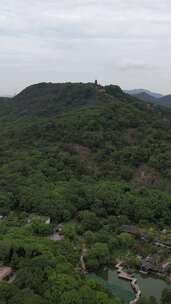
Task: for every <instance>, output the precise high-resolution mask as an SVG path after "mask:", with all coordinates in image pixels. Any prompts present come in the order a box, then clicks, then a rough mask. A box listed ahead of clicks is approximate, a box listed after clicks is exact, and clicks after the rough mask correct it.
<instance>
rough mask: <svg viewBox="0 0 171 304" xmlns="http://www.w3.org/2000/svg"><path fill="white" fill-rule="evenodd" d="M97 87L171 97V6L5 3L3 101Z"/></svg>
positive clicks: (156, 0)
mask: <svg viewBox="0 0 171 304" xmlns="http://www.w3.org/2000/svg"><path fill="white" fill-rule="evenodd" d="M94 79H98V80H99V82H101V83H102V84H103V83H113V84H119V85H120V86H121V87H122V88H125V89H129V88H140V87H143V88H147V89H151V90H154V91H158V92H161V93H165V94H167V93H171V87H170V79H171V0H48V1H47V0H1V1H0V95H5V94H13V93H16V92H18V91H19V90H21V89H23V88H24V87H25V86H27V85H30V84H32V83H37V82H42V81H53V82H63V81H84V82H87V81H94Z"/></svg>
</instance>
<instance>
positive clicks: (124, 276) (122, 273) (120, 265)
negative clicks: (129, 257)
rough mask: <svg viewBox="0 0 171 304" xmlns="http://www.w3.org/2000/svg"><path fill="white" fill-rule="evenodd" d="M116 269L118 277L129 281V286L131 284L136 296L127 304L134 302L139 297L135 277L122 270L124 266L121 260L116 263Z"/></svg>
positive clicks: (139, 293) (139, 292)
mask: <svg viewBox="0 0 171 304" xmlns="http://www.w3.org/2000/svg"><path fill="white" fill-rule="evenodd" d="M116 269H117V273H118V277H119V278H120V279H124V280H127V281H130V282H131V286H132V289H133V291H134V293H135V295H136V297H135V299H134V300H131V301H130V302H129V304H136V303H137V302H138V301H139V299H140V297H141V290H140V287H139V285H138V283H137V279H136V278H134V277H133V276H132V275H130V274H129V273H127V272H125V271H124V270H123V269H124V266H123V262H121V261H120V262H118V263H117V264H116Z"/></svg>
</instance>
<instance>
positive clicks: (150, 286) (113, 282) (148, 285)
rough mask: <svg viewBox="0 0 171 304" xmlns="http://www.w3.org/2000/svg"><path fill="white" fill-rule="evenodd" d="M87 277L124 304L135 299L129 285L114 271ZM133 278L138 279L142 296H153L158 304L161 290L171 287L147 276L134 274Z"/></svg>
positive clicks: (104, 271) (108, 270) (106, 270)
mask: <svg viewBox="0 0 171 304" xmlns="http://www.w3.org/2000/svg"><path fill="white" fill-rule="evenodd" d="M89 277H93V278H94V279H96V280H97V281H98V282H99V283H101V284H102V285H103V286H104V287H106V288H108V289H110V291H111V292H112V294H113V295H116V296H118V297H119V298H121V299H122V300H123V301H124V302H125V303H128V302H129V301H130V300H132V299H134V297H135V295H134V293H133V291H132V288H131V285H130V283H129V282H127V281H125V280H122V279H119V278H118V275H117V272H116V270H114V269H105V270H103V271H100V272H98V274H90V275H89ZM135 277H136V278H137V279H138V284H139V286H140V288H141V291H142V296H145V297H150V296H153V297H155V298H156V300H157V301H158V303H159V302H160V298H161V293H162V291H163V289H165V288H171V285H169V284H167V283H166V282H164V281H163V280H160V279H155V278H152V277H149V276H141V275H140V274H135Z"/></svg>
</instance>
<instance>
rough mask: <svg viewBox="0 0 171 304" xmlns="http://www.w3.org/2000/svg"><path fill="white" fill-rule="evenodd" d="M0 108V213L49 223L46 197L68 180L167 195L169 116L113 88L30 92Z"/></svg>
mask: <svg viewBox="0 0 171 304" xmlns="http://www.w3.org/2000/svg"><path fill="white" fill-rule="evenodd" d="M0 106H1V111H0V113H1V120H0V126H1V135H0V140H1V151H0V152H1V157H0V161H1V168H0V175H1V190H2V191H3V195H4V196H7V197H8V198H9V204H8V203H7V202H8V199H7V200H5V201H4V212H5V210H6V209H7V210H8V208H10V209H11V208H14V209H15V208H21V209H24V210H25V211H30V212H31V211H38V212H43V213H48V214H50V215H53V216H56V215H55V212H59V208H55V207H54V206H53V208H52V210H51V207H50V206H49V203H46V200H47V197H51V198H53V195H54V191H55V189H56V183H57V182H61V181H62V182H67V183H70V180H71V179H73V178H74V179H75V180H79V182H81V180H83V184H84V185H85V183H84V179H85V178H86V179H87V184H88V183H89V181H90V184H91V187H92V179H93V183H96V182H102V181H104V180H108V181H111V180H112V181H113V182H114V181H117V182H118V181H119V182H121V181H122V182H123V181H124V182H129V183H131V184H137V185H140V186H142V185H143V186H147V187H153V188H154V187H156V188H157V191H159V189H161V190H163V191H169V183H170V178H171V163H170V161H171V155H170V152H171V132H170V130H171V128H170V126H171V119H170V117H171V116H170V112H168V111H166V110H165V109H161V108H157V107H155V106H153V105H151V104H146V103H142V102H140V101H138V100H136V98H133V97H129V96H128V95H127V94H124V93H123V92H122V91H121V89H120V88H119V87H117V86H106V87H101V86H96V85H94V84H71V83H66V84H51V83H50V84H38V85H35V86H31V87H29V88H27V89H25V90H24V91H23V92H21V93H20V94H19V95H17V96H16V97H15V98H13V99H12V100H10V101H9V102H7V103H3V104H1V105H0ZM37 177H39V178H37ZM21 185H23V186H24V189H25V191H24V193H23V187H22V186H21ZM40 186H41V187H43V189H42V190H41V191H40ZM66 187H67V186H66ZM32 188H34V189H35V190H34V193H33V191H32ZM48 189H49V190H48ZM153 190H154V189H153ZM48 191H49V192H48ZM148 191H149V190H148ZM30 192H31V193H33V195H32V197H30V199H31V202H29V201H28V200H27V195H28V194H29V193H30ZM55 192H56V191H55ZM34 195H35V198H34ZM37 195H38V196H40V197H39V199H37V198H36V196H37ZM25 196H26V197H25ZM49 199H50V198H49ZM54 200H55V197H54ZM43 202H44V203H43ZM47 202H49V201H48V200H47ZM39 204H40V206H38V205H39ZM149 207H150V205H149ZM69 208H70V207H69ZM72 208H73V206H72ZM1 212H3V206H1ZM60 220H62V218H60ZM154 220H155V218H154ZM157 220H158V219H157Z"/></svg>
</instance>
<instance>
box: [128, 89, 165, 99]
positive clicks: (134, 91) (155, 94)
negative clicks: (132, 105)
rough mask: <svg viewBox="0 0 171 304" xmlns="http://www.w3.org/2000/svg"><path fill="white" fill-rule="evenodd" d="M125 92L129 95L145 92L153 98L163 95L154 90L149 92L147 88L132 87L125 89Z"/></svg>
mask: <svg viewBox="0 0 171 304" xmlns="http://www.w3.org/2000/svg"><path fill="white" fill-rule="evenodd" d="M125 92H126V93H128V94H129V95H133V96H135V95H139V94H142V93H143V94H144V93H145V94H147V95H149V96H152V97H154V98H161V97H162V96H163V95H162V94H160V93H155V92H151V91H149V90H146V89H134V90H125Z"/></svg>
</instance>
